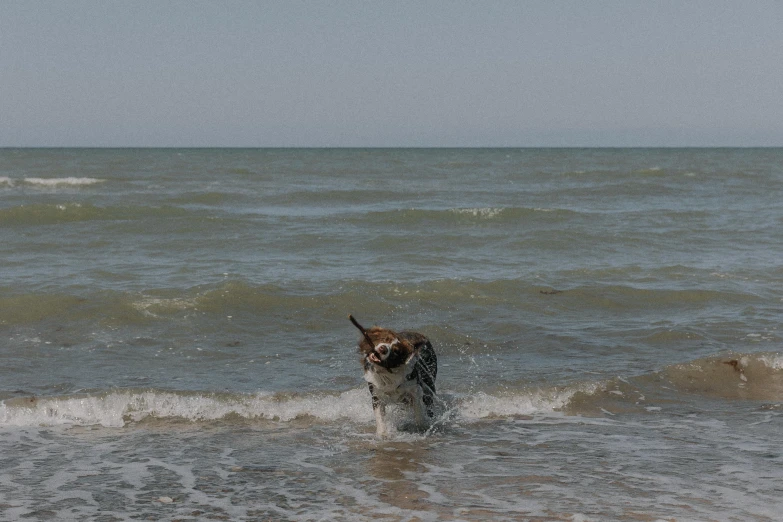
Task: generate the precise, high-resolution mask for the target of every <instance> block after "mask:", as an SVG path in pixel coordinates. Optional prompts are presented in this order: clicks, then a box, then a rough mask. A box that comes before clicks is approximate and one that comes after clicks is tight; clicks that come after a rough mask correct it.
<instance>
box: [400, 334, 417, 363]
mask: <svg viewBox="0 0 783 522" xmlns="http://www.w3.org/2000/svg"><path fill="white" fill-rule="evenodd" d="M400 343H401V344H402V345H403V346H405V347H406V348H407V349H408V350H410V352H411V354H410V355H409V356H408V358H407V359H405V364H408V363H409V362H411V361H412V360H413V359H415V358H416V357H418V355H419V352H421V346H417V345H415V344H413V343H411V342H410V341H408V340H406V339H400Z"/></svg>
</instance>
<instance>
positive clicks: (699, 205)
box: [0, 149, 783, 520]
mask: <svg viewBox="0 0 783 522" xmlns="http://www.w3.org/2000/svg"><path fill="white" fill-rule="evenodd" d="M781 225H783V149H682V150H679V149H662V150H657V149H617V150H613V149H522V150H519V149H498V150H490V149H465V150H463V149H439V150H425V149H400V150H398V149H380V150H345V149H341V150H315V149H308V150H292V149H288V150H240V149H231V150H219V149H216V150H175V149H172V150H133V149H122V150H109V149H100V150H85V149H67V150H53V149H51V150H50V149H27V150H22V149H20V150H17V149H5V150H0V252H1V253H2V254H1V255H2V259H3V270H2V271H0V359H1V360H2V361H3V364H2V365H0V401H2V402H0V433H2V437H0V520H19V519H33V520H84V519H91V520H136V519H164V520H169V519H170V520H174V519H178V520H210V519H225V520H267V519H269V520H364V519H369V518H378V519H388V520H487V519H492V520H529V519H534V520H656V519H676V520H708V519H709V520H776V519H777V518H778V517H779V513H781V512H783V501H781V500H780V499H781V498H783V495H782V493H783V486H781V484H783V472H781V469H783V466H781V464H782V463H783V453H781V450H780V443H779V433H780V429H781V411H782V409H781V402H783V355H782V354H781V351H780V341H781V334H780V331H779V326H780V317H781V311H783V265H781V262H780V259H781V253H782V252H781V244H783V233H782V232H781V230H783V227H781ZM348 313H353V314H354V315H356V316H357V317H358V318H359V319H360V321H362V322H363V323H365V324H366V325H369V324H373V323H375V324H380V325H382V326H387V327H392V328H400V329H403V328H404V329H413V330H418V331H420V332H422V333H424V334H426V335H427V336H428V337H429V338H430V339H431V340H432V342H433V344H434V346H435V348H436V350H437V352H438V357H439V361H440V369H439V373H438V390H439V392H440V394H439V395H440V402H439V412H438V418H437V422H436V423H435V425H434V426H433V427H432V428H431V429H430V430H428V431H427V432H424V433H421V432H417V431H415V430H413V429H412V428H411V423H410V419H409V416H408V415H407V414H406V412H404V411H393V412H392V413H393V414H394V415H395V423H394V424H395V426H396V429H394V431H393V433H392V435H391V437H389V438H388V439H386V440H377V439H376V438H375V436H374V425H373V416H372V410H371V407H370V401H369V394H368V393H367V391H366V388H365V385H364V384H363V382H362V378H361V372H360V368H359V365H358V362H357V356H356V354H355V346H356V342H357V332H356V330H355V329H354V328H353V326H352V325H351V324H350V323H349V322H348V320H347V314H348Z"/></svg>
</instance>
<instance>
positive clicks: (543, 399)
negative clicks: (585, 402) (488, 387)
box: [459, 388, 589, 419]
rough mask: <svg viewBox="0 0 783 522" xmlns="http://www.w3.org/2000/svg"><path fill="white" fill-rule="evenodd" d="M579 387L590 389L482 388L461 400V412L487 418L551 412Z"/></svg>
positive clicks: (567, 400) (469, 415)
mask: <svg viewBox="0 0 783 522" xmlns="http://www.w3.org/2000/svg"><path fill="white" fill-rule="evenodd" d="M578 391H589V390H579V389H576V388H569V389H562V390H554V389H551V390H535V391H528V392H523V393H515V394H510V395H507V396H497V395H488V394H486V393H483V392H479V393H476V394H473V395H471V396H470V397H467V398H465V399H463V400H462V401H461V403H460V405H459V414H460V416H461V417H462V418H464V419H484V418H487V417H514V416H519V415H534V414H539V413H548V412H553V411H556V410H558V409H560V408H563V407H565V406H566V405H567V404H568V403H569V401H570V400H571V398H572V397H573V396H574V394H575V393H577V392H578Z"/></svg>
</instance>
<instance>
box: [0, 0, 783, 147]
mask: <svg viewBox="0 0 783 522" xmlns="http://www.w3.org/2000/svg"><path fill="white" fill-rule="evenodd" d="M781 28H783V2H781V1H777V0H772V1H764V0H753V1H747V0H742V1H720V0H713V1H687V0H678V1H665V0H660V1H659V0H651V1H633V0H622V1H609V0H607V1H591V0H581V1H567V0H562V1H559V0H542V1H492V0H482V1H471V2H467V1H460V0H449V1H442V0H431V1H404V0H385V1H380V0H376V1H372V0H361V1H342V0H331V1H326V0H323V1H315V0H312V1H297V0H281V1H277V0H269V1H239V0H236V1H218V0H214V1H208V2H207V1H197V0H187V1H184V0H183V1H166V0H154V1H137V0H126V1H119V0H118V1H114V0H58V1H55V2H52V1H50V0H45V1H38V0H3V1H2V2H1V3H0V147H19V146H21V147H40V146H53V147H493V146H494V147H541V146H550V147H567V146H574V147H583V146H584V147H597V146H605V147H629V146H631V147H633V146H643V147H658V146H663V147H668V146H707V147H712V146H741V147H746V146H783V29H781Z"/></svg>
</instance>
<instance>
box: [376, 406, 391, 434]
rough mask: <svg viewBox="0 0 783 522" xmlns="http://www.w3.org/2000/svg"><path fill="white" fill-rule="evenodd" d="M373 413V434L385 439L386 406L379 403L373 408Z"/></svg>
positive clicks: (386, 432) (386, 431)
mask: <svg viewBox="0 0 783 522" xmlns="http://www.w3.org/2000/svg"><path fill="white" fill-rule="evenodd" d="M373 411H374V412H375V434H376V435H378V436H379V437H385V436H386V435H387V434H388V430H387V428H386V405H385V404H383V403H382V402H379V403H378V405H377V406H375V407H374V408H373Z"/></svg>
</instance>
